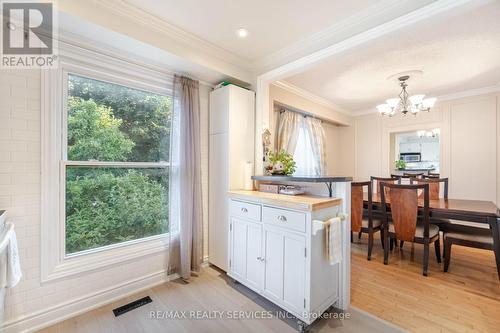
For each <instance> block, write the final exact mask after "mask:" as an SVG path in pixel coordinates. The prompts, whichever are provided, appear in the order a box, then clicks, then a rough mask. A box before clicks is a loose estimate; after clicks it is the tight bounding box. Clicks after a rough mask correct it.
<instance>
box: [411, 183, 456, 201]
mask: <svg viewBox="0 0 500 333" xmlns="http://www.w3.org/2000/svg"><path fill="white" fill-rule="evenodd" d="M410 183H411V184H429V200H439V199H441V195H440V193H441V188H442V189H443V199H448V178H424V179H417V178H413V179H411V182H410ZM441 184H442V185H441ZM441 186H442V187H441ZM420 198H421V199H422V198H423V194H422V193H421V194H420Z"/></svg>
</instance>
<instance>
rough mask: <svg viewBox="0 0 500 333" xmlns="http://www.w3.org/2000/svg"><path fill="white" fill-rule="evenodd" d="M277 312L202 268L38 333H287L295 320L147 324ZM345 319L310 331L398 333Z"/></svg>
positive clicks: (358, 318) (370, 321)
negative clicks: (163, 315) (176, 314)
mask: <svg viewBox="0 0 500 333" xmlns="http://www.w3.org/2000/svg"><path fill="white" fill-rule="evenodd" d="M146 295H149V296H150V297H151V298H152V299H153V303H150V304H147V305H145V306H142V307H140V308H138V309H135V310H133V311H130V312H128V313H125V314H123V315H121V316H119V317H114V315H113V313H112V309H113V308H116V307H118V306H121V305H123V304H127V303H128V302H130V301H132V300H136V299H138V298H140V297H144V296H146ZM172 310H177V311H198V310H199V311H204V310H205V311H245V313H247V314H248V313H252V312H253V313H255V312H257V311H258V312H260V311H271V312H273V313H274V312H275V311H279V308H277V307H276V306H275V305H273V304H272V303H270V302H268V301H267V300H265V299H264V298H262V297H260V296H259V295H257V294H256V293H254V292H252V291H250V290H249V289H247V288H246V287H244V286H242V285H241V284H235V283H234V282H232V281H230V280H229V279H228V278H227V276H226V275H225V274H224V273H221V272H220V271H218V270H216V269H213V268H205V269H204V270H203V272H202V274H200V276H199V277H197V278H193V280H192V282H191V283H189V284H187V285H186V284H182V283H180V282H169V283H166V284H164V285H161V286H158V287H155V288H152V289H149V290H146V291H144V292H141V293H139V294H136V295H134V296H131V297H127V298H126V299H124V300H122V301H120V302H115V303H112V304H109V305H107V306H104V307H102V308H99V309H96V310H93V311H90V312H88V313H85V314H83V315H80V316H77V317H75V318H71V319H68V320H66V321H64V322H61V323H59V324H56V325H54V326H51V327H49V328H46V329H44V330H41V331H39V333H139V332H147V333H150V332H151V333H153V332H175V333H177V332H196V333H198V332H214V333H215V332H217V333H220V332H238V333H246V332H255V333H267V332H274V333H287V332H289V333H293V332H297V330H296V325H295V324H296V321H295V320H293V319H291V318H290V319H288V320H286V321H285V320H282V319H277V318H276V317H273V318H267V319H239V320H237V319H224V320H222V319H210V320H207V319H181V318H179V319H177V320H173V319H151V317H150V312H151V311H172ZM349 313H350V315H351V318H349V319H344V320H339V319H333V318H332V319H322V320H320V321H319V322H317V323H315V324H313V326H312V327H311V330H310V332H338V333H363V332H370V333H392V332H394V333H400V332H403V331H402V330H401V329H399V328H397V327H394V326H393V325H392V324H389V323H387V322H384V321H382V320H380V319H378V318H375V317H374V316H372V315H370V314H367V313H364V312H363V311H360V310H357V309H352V310H350V311H349Z"/></svg>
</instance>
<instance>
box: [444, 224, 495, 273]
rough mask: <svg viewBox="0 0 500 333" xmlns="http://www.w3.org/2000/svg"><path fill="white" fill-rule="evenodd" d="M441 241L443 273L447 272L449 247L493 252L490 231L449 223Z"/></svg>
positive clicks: (449, 254) (449, 255) (449, 256)
mask: <svg viewBox="0 0 500 333" xmlns="http://www.w3.org/2000/svg"><path fill="white" fill-rule="evenodd" d="M443 240H444V252H443V256H444V271H445V272H448V268H449V266H450V259H451V246H452V245H453V244H456V245H460V246H467V247H473V248H476V249H484V250H492V251H494V247H493V235H492V232H491V229H485V228H479V227H473V226H465V225H460V224H451V223H450V224H448V225H446V228H444V231H443ZM498 278H499V279H500V271H498Z"/></svg>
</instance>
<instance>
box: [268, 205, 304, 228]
mask: <svg viewBox="0 0 500 333" xmlns="http://www.w3.org/2000/svg"><path fill="white" fill-rule="evenodd" d="M262 220H263V221H264V222H265V223H269V224H273V225H277V226H280V227H283V228H287V229H293V230H297V231H301V232H305V231H306V215H305V214H304V213H299V212H293V211H290V210H284V209H279V208H273V207H264V208H263V211H262Z"/></svg>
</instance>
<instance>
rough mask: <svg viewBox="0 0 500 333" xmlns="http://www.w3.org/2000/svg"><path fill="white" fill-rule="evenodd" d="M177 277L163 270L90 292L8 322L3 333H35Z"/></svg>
mask: <svg viewBox="0 0 500 333" xmlns="http://www.w3.org/2000/svg"><path fill="white" fill-rule="evenodd" d="M178 277H179V275H178V274H172V275H168V276H167V275H166V271H165V270H162V271H159V272H156V273H152V274H149V275H146V276H144V277H141V278H137V279H133V280H130V281H127V282H124V283H121V284H119V285H117V286H114V287H111V288H107V289H103V290H99V291H96V292H93V293H89V294H87V295H85V296H82V297H80V298H78V299H76V300H74V301H70V302H67V303H63V304H58V305H56V306H53V307H50V308H48V309H44V310H41V311H38V312H35V313H33V314H30V315H27V316H22V317H19V318H16V319H13V320H9V321H8V322H6V323H5V324H4V325H3V329H4V330H5V331H4V333H19V332H35V331H37V330H40V329H43V328H46V327H49V326H52V325H54V324H57V323H59V322H62V321H64V320H66V319H69V318H72V317H75V316H78V315H80V314H82V313H85V312H88V311H91V310H93V309H97V308H99V307H102V306H104V305H107V304H110V303H113V302H116V301H118V300H120V299H123V298H125V297H127V296H130V295H133V294H136V293H138V292H140V291H143V290H147V289H150V288H152V287H155V286H157V285H160V284H162V283H165V282H168V281H172V280H175V279H177V278H178Z"/></svg>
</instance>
